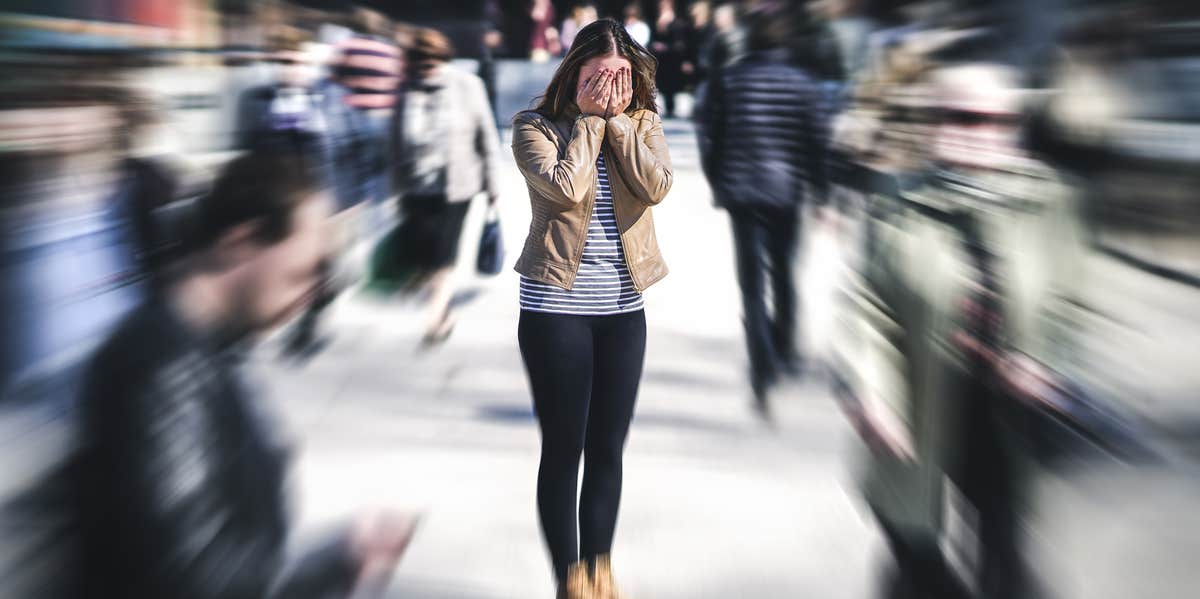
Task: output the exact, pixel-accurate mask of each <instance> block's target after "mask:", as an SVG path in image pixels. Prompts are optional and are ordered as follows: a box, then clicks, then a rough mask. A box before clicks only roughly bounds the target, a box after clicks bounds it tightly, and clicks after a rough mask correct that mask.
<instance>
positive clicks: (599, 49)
mask: <svg viewBox="0 0 1200 599" xmlns="http://www.w3.org/2000/svg"><path fill="white" fill-rule="evenodd" d="M610 54H616V55H618V56H620V57H622V58H624V59H626V60H628V61H629V66H630V74H631V75H632V77H633V99H632V100H630V102H629V108H627V109H626V110H625V112H633V111H635V110H641V109H643V108H644V109H647V110H653V111H654V112H658V107H657V106H656V105H655V104H654V95H655V87H654V73H655V71H657V70H658V60H657V59H656V58H654V55H653V54H650V52H648V51H647V50H646V49H645V48H643V47H642V46H641V45H640V44H638V43H637V42H635V41H633V38H632V37H629V33H628V32H626V31H625V26H624V25H622V24H620V23H618V22H617V21H614V20H613V19H600V20H598V21H596V22H594V23H592V24H591V25H588V26H587V27H584V28H583V29H581V30H579V33H578V34H577V35H576V36H575V41H574V42H573V43H572V44H571V50H570V51H569V52H567V55H566V57H564V58H563V61H562V63H561V64H559V65H558V70H557V71H555V72H554V77H553V78H552V79H550V85H548V86H546V92H545V93H544V94H542V96H541V97H540V98H539V99H538V100H537V108H534V110H535V111H537V112H538V113H540V114H542V115H543V116H546V117H549V118H558V117H559V116H562V114H563V113H564V112H566V111H567V110H568V109H576V110H578V108H579V107H578V106H576V105H575V89H576V87H578V84H579V71H580V70H582V69H583V65H584V63H586V62H587V61H589V60H591V59H592V58H595V57H597V56H608V55H610Z"/></svg>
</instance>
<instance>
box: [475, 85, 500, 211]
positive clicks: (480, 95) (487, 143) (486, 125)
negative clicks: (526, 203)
mask: <svg viewBox="0 0 1200 599" xmlns="http://www.w3.org/2000/svg"><path fill="white" fill-rule="evenodd" d="M471 95H472V97H473V98H474V99H473V101H472V106H473V110H474V113H475V122H476V130H475V131H476V133H475V150H476V152H478V154H479V156H480V158H481V159H482V160H483V190H484V191H486V192H487V194H488V196H489V197H496V196H498V195H500V180H499V178H498V176H497V174H496V173H497V171H498V169H499V163H500V135H499V134H498V133H497V132H496V117H495V116H494V115H493V113H492V106H491V104H489V103H488V97H487V88H485V87H484V86H483V80H481V79H480V78H478V77H472V78H471Z"/></svg>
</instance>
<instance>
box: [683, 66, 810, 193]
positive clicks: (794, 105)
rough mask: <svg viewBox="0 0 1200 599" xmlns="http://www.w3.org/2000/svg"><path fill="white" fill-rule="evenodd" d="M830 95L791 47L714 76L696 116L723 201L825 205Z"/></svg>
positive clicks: (705, 160) (708, 172)
mask: <svg viewBox="0 0 1200 599" xmlns="http://www.w3.org/2000/svg"><path fill="white" fill-rule="evenodd" d="M830 96H831V94H829V93H828V92H827V91H826V86H825V85H824V84H823V83H822V82H821V81H818V80H817V79H815V78H813V77H812V76H811V75H810V74H809V73H808V72H807V71H805V70H804V69H802V68H800V67H798V66H795V65H794V64H792V63H790V62H789V61H788V52H787V50H771V51H763V52H752V53H750V54H748V55H747V56H746V57H745V58H743V59H742V60H741V61H739V62H737V63H735V64H733V65H731V66H729V67H727V68H726V69H724V70H723V71H722V72H721V73H719V74H718V75H715V76H714V77H712V80H711V83H710V87H709V89H708V91H707V93H706V94H705V100H704V102H703V104H702V105H701V106H700V109H699V111H698V118H697V121H698V125H699V137H700V152H701V165H702V167H703V169H704V174H705V176H706V177H708V181H709V184H710V185H711V186H712V188H713V195H714V197H715V199H716V202H717V204H718V205H720V206H724V207H737V206H769V207H780V208H783V207H789V206H795V205H799V204H800V203H802V202H804V201H806V200H811V201H815V202H816V203H818V204H823V203H824V202H825V196H826V189H827V186H828V174H827V169H828V165H827V145H828V139H829V121H830V118H831V115H830V114H829V113H830V108H829V106H830V105H831V102H832V98H831V97H830ZM808 194H811V195H812V197H811V198H807V197H806V196H807V195H808Z"/></svg>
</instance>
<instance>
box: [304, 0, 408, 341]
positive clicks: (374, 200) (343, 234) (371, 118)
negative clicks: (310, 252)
mask: <svg viewBox="0 0 1200 599" xmlns="http://www.w3.org/2000/svg"><path fill="white" fill-rule="evenodd" d="M363 12H364V14H363V15H362V17H361V20H362V21H364V22H363V23H362V24H360V27H359V29H360V33H358V34H355V35H353V36H351V37H349V38H347V39H345V40H342V41H341V42H339V43H338V44H337V47H336V50H335V51H336V55H335V58H334V60H333V62H332V64H331V65H330V76H329V77H328V78H325V79H324V80H322V81H320V82H319V83H318V84H317V85H316V87H315V92H316V96H317V98H318V99H319V104H318V105H317V110H319V111H320V113H321V117H322V120H323V121H324V123H325V125H324V129H323V131H322V137H323V142H322V144H321V149H322V157H321V160H322V161H323V163H324V164H325V166H326V168H325V169H324V170H325V172H327V174H328V176H329V179H330V181H329V182H330V184H331V185H332V191H333V193H334V198H335V200H336V207H337V215H336V217H335V220H336V222H337V226H336V227H335V232H334V234H335V236H336V238H335V239H334V243H335V245H336V246H337V247H338V249H339V251H338V252H336V253H335V254H334V255H332V256H331V257H330V260H331V262H330V263H329V264H328V265H327V266H326V271H327V272H326V279H327V280H326V283H325V285H323V287H322V291H321V293H320V294H319V295H318V297H317V298H315V300H314V301H313V302H312V304H310V307H309V310H308V311H307V312H306V313H305V314H304V316H303V317H302V318H301V319H300V320H299V321H298V322H297V323H296V326H295V328H294V329H293V330H292V331H291V334H290V336H289V339H288V341H287V351H288V352H289V353H290V354H292V355H295V356H301V357H304V356H310V355H311V354H312V353H313V352H314V351H316V350H318V349H319V348H320V346H321V345H322V343H320V342H319V335H318V328H319V324H320V319H321V314H322V313H323V312H324V311H325V309H326V308H327V307H328V306H329V305H330V304H332V303H333V301H334V300H335V299H337V296H338V295H339V294H340V292H341V291H342V290H344V289H346V288H347V287H349V286H350V285H351V284H352V280H351V279H352V278H353V276H354V273H353V270H354V269H353V268H352V267H351V265H350V264H348V261H349V260H350V258H351V256H352V255H353V254H354V251H353V250H354V248H355V246H356V245H357V244H359V243H360V242H365V241H368V240H369V238H370V237H372V230H371V221H372V220H373V219H372V216H373V211H374V210H375V209H376V208H378V207H379V205H380V204H381V203H382V202H383V201H384V200H385V199H386V198H387V197H388V196H389V195H390V182H389V179H390V176H389V172H388V169H389V165H390V163H391V160H390V157H389V151H390V142H389V139H388V126H389V124H390V123H391V113H392V107H393V106H394V105H395V102H396V91H397V88H398V86H399V84H400V72H401V71H400V69H401V64H402V62H401V59H400V51H399V49H398V48H397V47H396V46H395V45H394V44H393V43H391V41H390V40H389V39H388V38H386V37H385V36H383V35H382V32H383V31H384V30H386V29H387V28H388V25H387V23H386V21H384V22H379V23H376V21H377V20H380V19H383V17H382V16H381V15H378V14H377V13H374V12H372V11H363Z"/></svg>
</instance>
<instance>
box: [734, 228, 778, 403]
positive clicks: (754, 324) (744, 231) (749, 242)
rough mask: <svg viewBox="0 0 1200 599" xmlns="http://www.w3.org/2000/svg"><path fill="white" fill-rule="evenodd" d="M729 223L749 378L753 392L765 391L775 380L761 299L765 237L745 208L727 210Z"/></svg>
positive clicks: (772, 355)
mask: <svg viewBox="0 0 1200 599" xmlns="http://www.w3.org/2000/svg"><path fill="white" fill-rule="evenodd" d="M729 218H730V221H731V222H732V224H733V241H734V251H735V254H736V256H735V257H736V263H737V275H738V286H739V287H740V288H741V292H742V318H743V322H744V324H745V327H746V349H747V351H748V353H749V354H750V376H751V379H752V381H751V382H752V384H753V385H754V388H755V393H756V394H760V392H765V390H766V387H767V386H769V385H770V383H771V381H772V380H773V379H774V378H775V364H774V353H775V352H774V349H773V347H772V342H771V325H770V321H769V319H768V318H767V306H766V298H765V297H764V293H765V287H764V277H763V270H764V269H765V264H764V260H765V258H766V256H765V255H764V254H765V247H764V246H765V237H766V233H765V230H764V226H763V224H762V222H761V218H760V216H759V215H758V214H757V213H756V212H754V211H752V210H745V209H735V210H730V211H729Z"/></svg>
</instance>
